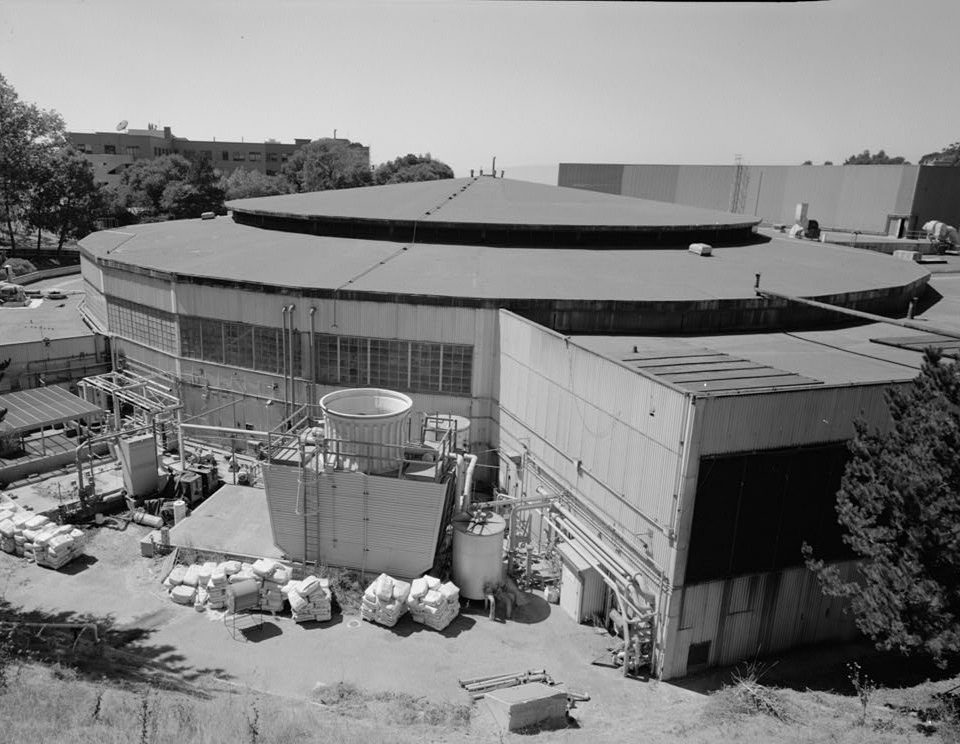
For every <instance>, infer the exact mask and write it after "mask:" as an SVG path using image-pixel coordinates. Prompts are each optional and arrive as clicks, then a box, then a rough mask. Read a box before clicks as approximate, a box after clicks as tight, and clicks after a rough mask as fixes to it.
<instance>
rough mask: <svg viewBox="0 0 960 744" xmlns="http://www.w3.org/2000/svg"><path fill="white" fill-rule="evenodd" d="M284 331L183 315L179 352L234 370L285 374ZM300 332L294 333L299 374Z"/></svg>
mask: <svg viewBox="0 0 960 744" xmlns="http://www.w3.org/2000/svg"><path fill="white" fill-rule="evenodd" d="M282 337H283V331H282V330H281V329H280V328H271V327H269V326H258V325H251V324H249V323H235V322H231V321H223V320H215V319H212V318H196V317H192V316H189V315H181V316H180V353H181V355H182V356H184V357H188V358H190V359H199V360H202V361H206V362H215V363H216V364H227V365H230V366H231V367H243V368H245V369H255V370H258V371H260V372H271V373H273V374H280V373H281V372H283V368H284V365H283V351H284V349H283V338H282ZM302 356H303V354H302V350H301V348H300V333H299V332H297V331H294V333H293V366H294V369H295V370H296V372H295V373H294V374H295V375H298V376H299V375H300V374H301V372H300V370H301V366H300V365H301V360H302Z"/></svg>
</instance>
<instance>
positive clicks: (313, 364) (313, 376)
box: [307, 305, 317, 405]
mask: <svg viewBox="0 0 960 744" xmlns="http://www.w3.org/2000/svg"><path fill="white" fill-rule="evenodd" d="M316 314H317V308H316V307H315V306H313V305H311V306H310V400H308V401H307V403H310V404H311V405H312V404H313V403H314V401H315V400H316V398H317V352H316V350H315V349H314V334H315V333H316V324H315V322H314V316H315V315H316Z"/></svg>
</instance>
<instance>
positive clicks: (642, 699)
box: [0, 525, 704, 734]
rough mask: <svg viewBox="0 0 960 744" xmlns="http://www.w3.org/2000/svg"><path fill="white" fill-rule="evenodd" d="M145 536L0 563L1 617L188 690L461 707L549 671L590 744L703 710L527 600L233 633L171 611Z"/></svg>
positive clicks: (685, 693) (605, 640)
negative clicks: (507, 609)
mask: <svg viewBox="0 0 960 744" xmlns="http://www.w3.org/2000/svg"><path fill="white" fill-rule="evenodd" d="M147 532H148V530H147V529H146V528H141V527H139V526H137V525H130V526H129V527H128V528H127V529H126V530H125V531H123V532H120V531H116V530H113V529H103V528H102V529H98V530H93V531H92V532H91V540H90V542H89V543H88V545H87V547H86V549H85V553H86V556H87V558H86V559H85V560H83V559H81V560H78V561H77V562H76V565H74V564H71V567H70V568H69V569H68V570H64V571H59V572H58V571H51V570H48V569H45V568H42V567H40V566H37V565H34V564H30V563H27V562H26V561H23V560H22V559H16V558H13V557H12V556H8V555H6V554H0V590H2V592H3V596H4V598H5V601H6V603H7V604H8V607H17V608H22V609H24V610H30V611H36V610H42V611H44V612H45V613H46V614H49V615H56V616H61V615H62V613H73V614H76V615H87V614H89V615H92V616H96V617H99V618H103V619H105V620H107V621H108V622H110V623H112V624H113V625H114V626H115V627H116V628H117V629H121V630H123V629H127V630H131V631H136V632H137V636H138V640H137V641H136V642H135V643H134V644H132V645H131V649H130V650H137V651H138V652H141V653H143V654H145V655H147V656H149V657H150V658H152V659H153V660H154V661H155V662H156V663H157V664H159V665H161V666H162V667H163V668H165V669H168V670H170V671H174V672H176V673H177V674H179V675H182V676H183V677H184V678H186V679H188V680H190V681H191V682H194V683H197V684H202V683H204V681H205V680H206V681H212V680H213V679H216V680H218V681H219V682H222V683H227V684H230V685H237V686H241V687H245V688H248V689H251V690H256V691H261V692H267V693H274V694H279V695H284V696H291V697H308V696H309V695H310V694H311V692H312V691H313V690H314V689H315V688H316V686H317V685H318V684H320V685H331V684H336V683H338V682H347V683H350V684H353V685H356V686H358V687H360V688H363V689H364V690H369V691H371V692H386V691H394V690H399V689H402V690H404V691H405V692H408V693H411V694H413V695H417V696H424V697H426V698H428V699H432V700H437V701H450V702H464V700H465V697H464V694H463V692H462V690H461V689H460V688H459V686H458V684H457V680H458V679H459V678H467V677H473V676H482V675H485V674H496V673H503V672H513V671H524V670H528V669H546V670H547V671H548V672H549V673H550V674H551V675H552V676H553V677H554V679H555V680H557V681H559V682H562V683H564V685H565V686H566V687H567V689H570V690H575V691H579V692H585V693H588V694H589V695H590V696H591V698H592V699H591V701H590V702H587V703H583V704H581V706H580V707H579V709H578V710H577V719H578V723H579V724H580V726H582V727H583V728H584V729H590V730H591V731H593V732H594V733H595V734H599V733H600V732H601V731H602V730H604V729H607V728H608V727H610V726H612V723H611V722H612V721H614V720H616V718H617V711H623V710H625V709H626V710H630V709H643V710H645V711H646V718H647V721H648V723H649V722H650V721H651V720H653V719H655V718H661V717H662V722H663V723H667V722H669V720H671V719H672V718H673V716H674V714H675V713H676V712H677V710H678V709H689V710H690V711H693V710H694V709H696V708H698V707H699V706H701V705H702V703H703V700H704V696H703V695H702V694H701V693H699V692H695V691H690V690H684V689H682V688H679V687H675V686H673V685H669V684H664V683H656V682H652V683H651V682H644V681H637V680H630V679H624V678H623V677H622V675H621V674H620V673H619V672H618V671H616V670H613V669H610V668H607V667H600V666H593V665H591V661H592V660H593V659H594V658H597V657H599V656H601V655H603V654H604V652H605V651H606V649H607V647H608V646H609V645H611V643H612V639H611V638H610V637H609V636H607V635H606V634H602V635H601V634H598V633H597V632H595V630H594V629H592V628H590V627H587V626H581V625H577V624H575V623H573V622H572V621H571V620H570V619H569V618H567V617H566V615H564V614H563V613H562V612H561V611H560V610H559V608H557V607H556V606H554V605H549V604H547V603H546V602H545V601H544V600H543V599H542V598H540V597H538V596H535V595H530V597H529V600H528V603H527V604H526V605H525V606H524V607H522V608H518V609H517V612H516V614H515V619H514V620H513V621H510V622H500V621H490V620H489V619H488V618H487V616H486V615H485V614H484V612H483V610H482V608H481V607H479V606H477V607H474V608H470V609H468V610H467V611H465V612H464V614H462V615H461V616H460V617H459V618H458V619H457V620H456V621H455V622H454V623H453V624H452V625H451V626H449V627H448V628H447V629H446V631H444V632H442V633H437V632H435V631H432V630H429V629H425V628H423V627H422V626H420V625H417V624H416V623H414V622H413V621H412V620H411V619H410V618H409V617H405V618H403V619H402V620H401V621H400V623H399V624H398V625H397V627H396V628H393V629H389V628H384V627H381V626H377V625H373V624H370V623H367V622H362V621H361V620H360V619H359V617H358V616H355V615H346V616H335V617H334V620H332V621H331V622H329V623H322V624H316V625H314V626H312V627H311V626H308V625H305V626H300V625H297V624H296V623H294V622H293V620H292V619H290V618H289V617H283V616H280V617H276V618H273V617H271V616H269V615H265V616H264V617H263V626H262V628H256V627H252V626H255V625H256V621H254V620H252V619H250V618H243V621H242V622H241V623H240V625H239V626H238V630H237V632H236V633H234V631H233V628H232V627H231V626H229V625H225V624H224V622H223V615H222V613H219V612H214V611H209V610H208V611H206V612H204V613H197V612H196V611H194V610H193V609H192V608H185V607H182V606H178V605H175V604H174V603H173V602H171V601H170V599H169V598H168V597H167V595H166V593H165V591H164V590H163V587H162V586H161V584H160V582H159V581H158V573H159V570H160V560H159V559H147V558H141V557H140V556H139V546H138V541H139V539H140V538H141V537H142V536H143V535H145V534H147ZM475 604H477V605H479V603H475ZM61 619H65V618H63V617H61ZM244 629H246V630H244ZM474 718H475V722H474V725H476V726H478V727H479V728H480V729H481V730H482V729H484V728H486V727H490V726H494V723H493V719H492V717H490V715H489V712H485V711H483V709H482V705H481V706H480V707H479V708H478V709H477V711H476V713H475V716H474ZM484 720H486V723H484ZM559 733H560V732H557V734H559Z"/></svg>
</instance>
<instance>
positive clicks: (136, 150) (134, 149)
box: [125, 145, 140, 158]
mask: <svg viewBox="0 0 960 744" xmlns="http://www.w3.org/2000/svg"><path fill="white" fill-rule="evenodd" d="M125 150H126V152H127V155H133V157H135V158H136V157H139V156H140V145H127V147H126V148H125Z"/></svg>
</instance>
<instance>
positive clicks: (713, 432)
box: [697, 385, 889, 456]
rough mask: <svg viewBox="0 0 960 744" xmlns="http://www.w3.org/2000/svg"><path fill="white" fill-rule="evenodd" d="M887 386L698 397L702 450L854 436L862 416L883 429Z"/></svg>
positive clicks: (743, 449)
mask: <svg viewBox="0 0 960 744" xmlns="http://www.w3.org/2000/svg"><path fill="white" fill-rule="evenodd" d="M886 387H887V386H886V385H858V386H847V387H822V388H811V389H805V390H784V391H778V392H768V393H758V394H753V395H726V396H716V397H706V398H702V399H699V400H698V401H697V410H698V416H699V417H700V425H701V427H702V429H701V435H700V440H699V441H700V455H701V456H706V455H719V454H726V453H731V452H752V451H754V450H763V449H779V448H782V447H793V446H806V445H811V444H822V443H825V442H840V441H843V440H846V439H850V438H851V437H852V436H853V422H854V420H855V419H856V418H858V417H860V418H862V419H864V420H865V421H866V422H867V423H868V424H869V425H870V426H871V427H881V428H885V427H886V426H888V425H889V414H888V412H887V406H886V403H885V401H884V398H883V392H884V390H885V389H886Z"/></svg>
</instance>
